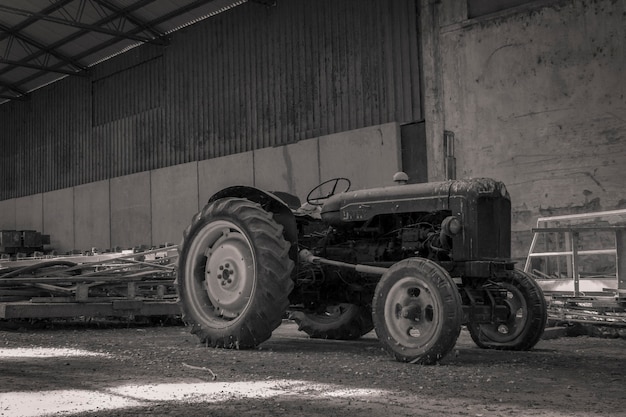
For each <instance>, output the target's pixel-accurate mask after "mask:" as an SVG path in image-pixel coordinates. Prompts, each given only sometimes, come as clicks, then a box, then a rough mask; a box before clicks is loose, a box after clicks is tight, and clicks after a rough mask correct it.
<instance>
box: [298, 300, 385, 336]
mask: <svg viewBox="0 0 626 417" xmlns="http://www.w3.org/2000/svg"><path fill="white" fill-rule="evenodd" d="M291 318H292V319H293V320H294V321H295V322H296V323H297V324H298V330H301V331H303V332H305V333H306V334H308V335H309V337H311V338H313V339H332V340H354V339H358V338H359V337H361V336H363V335H364V334H367V333H369V332H371V331H372V329H373V328H374V323H373V322H372V311H371V309H369V308H367V307H364V306H359V305H356V304H345V303H340V304H334V305H328V306H324V308H323V309H321V310H319V311H314V312H313V311H295V312H293V313H292V314H291Z"/></svg>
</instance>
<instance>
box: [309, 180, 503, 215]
mask: <svg viewBox="0 0 626 417" xmlns="http://www.w3.org/2000/svg"><path fill="white" fill-rule="evenodd" d="M479 196H493V197H498V198H503V197H504V198H506V199H508V198H509V195H508V192H507V191H506V188H505V186H504V184H503V183H501V182H499V181H496V180H493V179H490V178H478V179H467V180H451V181H443V182H429V183H422V184H404V185H394V186H390V187H379V188H371V189H366V190H358V191H348V192H345V193H341V194H337V195H334V196H332V197H330V198H329V199H328V200H327V201H326V202H325V203H324V205H323V206H322V211H321V215H322V219H323V220H324V221H325V222H327V223H329V224H330V225H332V226H338V227H339V226H341V225H342V224H345V223H349V222H355V221H357V222H358V221H366V220H369V219H371V218H373V217H375V216H377V215H381V214H400V213H410V212H416V211H420V212H434V211H439V210H450V209H451V208H450V199H451V198H454V197H461V198H463V199H466V200H473V199H477V198H478V197H479Z"/></svg>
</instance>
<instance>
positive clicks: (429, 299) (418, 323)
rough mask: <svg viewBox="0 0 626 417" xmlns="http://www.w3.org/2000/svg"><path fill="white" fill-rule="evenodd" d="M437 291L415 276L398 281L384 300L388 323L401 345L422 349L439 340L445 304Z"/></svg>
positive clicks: (389, 329)
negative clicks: (441, 316) (437, 294)
mask: <svg viewBox="0 0 626 417" xmlns="http://www.w3.org/2000/svg"><path fill="white" fill-rule="evenodd" d="M436 293H437V292H436V291H435V289H433V288H431V287H430V285H428V283H427V282H424V281H423V280H420V279H418V278H415V277H405V278H402V279H400V280H398V281H397V282H396V283H395V284H394V285H393V287H391V289H390V290H389V294H388V295H387V298H386V300H385V307H384V311H385V323H386V325H387V329H388V331H389V334H390V336H391V337H392V338H393V339H395V340H396V341H397V342H399V343H400V345H402V346H404V347H406V348H410V349H415V348H422V347H424V346H426V345H428V344H429V343H431V342H432V341H433V340H436V339H437V335H438V334H439V329H440V327H441V322H442V319H441V318H440V315H441V311H442V305H441V302H440V300H439V298H438V297H437V296H435V294H436Z"/></svg>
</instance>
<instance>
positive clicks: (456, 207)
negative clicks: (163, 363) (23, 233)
mask: <svg viewBox="0 0 626 417" xmlns="http://www.w3.org/2000/svg"><path fill="white" fill-rule="evenodd" d="M405 176H406V175H405V174H403V173H398V174H397V177H399V178H398V179H399V181H398V183H397V184H396V185H392V186H389V187H380V188H372V189H364V190H358V191H350V190H349V189H350V181H349V180H348V179H345V178H334V179H331V180H329V181H326V182H323V183H322V184H320V185H319V186H317V187H316V188H315V189H313V190H312V191H311V192H310V193H309V194H308V196H307V201H306V203H304V204H302V205H301V204H300V202H299V200H298V198H297V197H295V196H292V195H289V194H286V193H282V192H266V191H263V190H260V189H257V188H253V187H246V186H235V187H229V188H227V189H224V190H222V191H220V192H218V193H217V194H215V195H214V196H213V197H211V198H210V200H209V202H208V203H207V205H206V206H205V207H204V208H203V210H202V211H200V212H199V213H197V214H196V215H195V216H194V217H193V219H192V222H191V224H190V225H189V227H188V228H187V229H186V230H185V232H184V237H183V240H182V243H181V245H180V246H179V256H180V259H179V265H178V278H177V288H178V293H179V297H180V303H181V306H182V309H183V319H184V320H185V322H186V323H187V324H188V325H189V326H190V327H191V331H192V333H194V334H196V335H197V336H198V337H199V338H200V340H201V341H202V343H204V344H206V345H207V346H210V347H223V348H235V349H243V348H252V347H255V346H257V345H259V344H260V343H262V342H263V341H265V340H267V339H268V338H269V337H270V336H271V334H272V331H273V330H274V329H276V328H277V327H278V326H279V325H280V323H281V321H282V319H283V318H285V317H286V316H287V315H289V316H290V317H291V318H293V320H295V321H296V322H297V323H298V325H299V328H300V330H302V331H304V332H306V333H307V334H309V335H310V337H312V338H327V339H356V338H359V337H361V336H362V335H364V334H366V333H368V332H370V331H371V330H372V329H375V331H376V334H377V336H378V339H379V340H380V342H381V343H382V346H383V347H384V349H385V350H386V351H387V352H389V353H390V354H391V355H392V356H393V357H394V358H395V359H396V360H398V361H402V362H411V363H420V364H433V363H436V362H438V361H439V360H440V359H441V358H443V357H444V356H445V355H446V354H447V353H449V352H450V351H451V350H452V349H453V347H454V345H455V344H456V341H457V338H458V336H459V334H460V331H461V327H462V326H463V325H466V326H467V329H468V330H469V333H470V335H471V337H472V339H473V341H474V342H475V343H476V344H477V345H478V346H480V347H481V348H491V349H505V350H528V349H531V348H532V347H533V346H534V345H535V344H536V343H537V342H538V341H539V339H540V338H541V335H542V333H543V330H544V326H545V323H546V318H547V313H546V302H545V299H544V296H543V293H542V291H541V289H540V287H539V286H538V285H537V284H536V283H535V281H534V280H533V279H532V278H531V277H530V276H529V275H527V274H525V273H524V272H521V271H519V270H517V269H515V268H514V262H512V261H511V260H510V239H511V203H510V197H509V194H508V192H507V190H506V188H505V185H504V184H503V183H501V182H498V181H495V180H492V179H486V178H483V179H468V180H451V181H445V182H436V183H424V184H407V183H406V178H402V177H405ZM394 178H396V177H394Z"/></svg>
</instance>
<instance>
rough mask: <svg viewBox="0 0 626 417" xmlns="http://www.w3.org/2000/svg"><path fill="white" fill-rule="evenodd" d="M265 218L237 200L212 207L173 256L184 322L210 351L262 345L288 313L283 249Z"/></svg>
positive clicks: (275, 227) (276, 228)
mask: <svg viewBox="0 0 626 417" xmlns="http://www.w3.org/2000/svg"><path fill="white" fill-rule="evenodd" d="M282 230H283V229H282V226H280V225H279V224H278V223H276V221H274V219H273V217H272V214H270V213H268V212H266V211H265V210H263V208H262V207H261V206H260V205H258V204H255V203H253V202H251V201H248V200H245V199H241V198H224V199H220V200H216V201H214V202H212V203H210V204H208V205H207V206H205V208H204V209H203V210H202V211H201V212H200V213H198V214H197V215H196V216H194V218H193V221H192V223H191V225H190V226H189V227H188V228H187V230H185V232H184V235H183V241H182V243H181V245H180V248H179V251H180V255H179V266H178V278H177V280H176V282H177V287H178V293H179V298H180V303H181V308H182V311H183V320H184V321H185V322H186V323H187V324H188V325H189V326H191V332H192V333H195V334H196V335H197V336H198V337H199V338H200V340H201V342H202V343H204V344H206V345H207V346H210V347H224V348H237V349H240V348H251V347H255V346H257V345H258V344H260V343H262V342H263V341H265V340H267V339H268V338H269V337H270V336H271V334H272V331H273V330H274V329H276V328H277V327H278V326H279V325H280V323H281V321H282V317H283V315H284V313H285V311H286V309H287V306H288V305H289V299H288V296H289V293H290V292H291V289H292V288H293V281H292V280H291V277H290V273H291V270H292V268H293V261H291V260H290V259H289V256H288V252H289V248H290V245H289V243H287V241H286V240H285V239H284V238H283V234H282Z"/></svg>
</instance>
